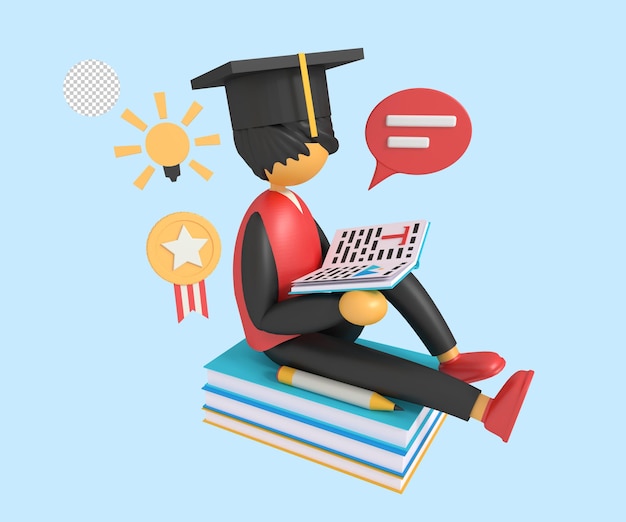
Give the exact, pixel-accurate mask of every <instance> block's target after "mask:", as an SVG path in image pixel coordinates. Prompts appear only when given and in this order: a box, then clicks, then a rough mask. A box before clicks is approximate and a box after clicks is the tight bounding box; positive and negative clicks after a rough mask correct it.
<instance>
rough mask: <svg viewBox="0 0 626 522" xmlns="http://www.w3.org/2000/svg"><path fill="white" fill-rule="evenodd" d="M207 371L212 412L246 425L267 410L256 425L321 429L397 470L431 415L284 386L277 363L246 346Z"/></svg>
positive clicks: (415, 356)
mask: <svg viewBox="0 0 626 522" xmlns="http://www.w3.org/2000/svg"><path fill="white" fill-rule="evenodd" d="M358 342H359V343H360V344H362V345H364V346H368V347H370V348H374V349H377V350H381V351H384V352H387V353H390V354H393V355H396V356H398V357H403V358H405V359H409V360H412V361H414V362H417V363H420V364H423V365H425V366H429V367H431V368H437V367H438V361H437V359H436V358H435V357H433V356H430V355H425V354H422V353H418V352H413V351H410V350H404V349H402V348H395V347H392V346H388V345H384V344H381V343H376V342H371V341H366V340H359V341H358ZM205 368H206V369H207V386H206V387H205V391H206V394H207V397H206V399H207V401H206V402H207V406H209V407H210V408H212V409H214V410H216V411H218V412H220V413H223V414H227V415H232V416H234V417H237V418H240V419H243V420H246V421H248V420H250V419H248V418H246V416H248V415H252V414H255V415H257V414H260V411H259V410H263V411H264V412H265V414H264V416H263V417H256V418H257V421H259V420H262V419H265V422H256V421H255V422H256V423H257V424H259V425H261V426H263V427H264V428H269V429H274V430H278V431H284V432H285V433H286V432H287V431H288V430H281V429H280V428H281V426H282V427H284V426H285V425H289V426H291V428H290V429H292V428H293V426H300V425H299V424H297V423H300V424H302V425H308V426H310V427H315V428H319V429H320V430H325V431H326V432H329V433H332V434H335V435H339V436H340V437H346V438H348V439H352V440H353V441H355V443H357V442H358V443H362V444H365V445H368V446H370V447H372V448H377V449H380V450H382V451H384V452H387V453H389V454H395V455H398V456H399V457H400V459H399V462H400V464H397V462H396V464H394V466H393V467H394V468H396V469H398V466H401V467H405V466H406V465H407V462H408V461H410V459H411V456H410V455H409V453H410V448H411V445H412V444H414V442H415V440H416V438H417V437H418V436H419V431H420V428H421V426H422V425H423V424H424V422H425V421H426V420H427V419H428V417H429V415H430V414H431V412H432V410H430V409H429V408H425V407H423V406H419V405H416V404H412V403H409V402H405V401H399V400H396V399H394V402H395V403H397V404H398V405H400V406H401V407H402V408H403V411H373V410H368V409H365V408H361V407H359V406H354V405H352V404H348V403H345V402H342V401H339V400H336V399H332V398H329V397H325V396H322V395H319V394H317V393H313V392H310V391H307V390H302V389H299V388H295V387H292V386H288V385H286V384H282V383H280V382H278V380H277V379H276V372H277V370H278V367H277V366H276V364H275V363H273V362H272V361H271V360H270V359H269V358H268V357H267V356H266V355H264V354H263V353H260V352H257V351H255V350H253V349H252V348H250V347H249V346H248V344H247V343H246V342H245V341H241V342H240V343H238V344H236V345H235V346H233V347H232V348H230V349H229V350H227V351H226V352H225V353H223V354H222V355H220V356H219V357H217V358H216V359H214V360H213V361H211V362H210V363H208V364H207V365H206V366H205ZM233 410H236V411H233ZM281 417H282V418H281ZM269 418H272V419H273V423H272V425H271V426H270V425H268V422H267V419H269ZM278 421H280V422H278ZM277 423H278V424H277ZM294 423H296V424H294ZM300 427H301V426H300ZM307 442H309V443H315V441H310V440H309V441H307ZM407 455H409V456H408V457H407ZM395 461H398V459H395ZM395 461H394V462H395Z"/></svg>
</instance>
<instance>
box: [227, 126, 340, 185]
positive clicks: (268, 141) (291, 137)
mask: <svg viewBox="0 0 626 522" xmlns="http://www.w3.org/2000/svg"><path fill="white" fill-rule="evenodd" d="M315 121H316V123H317V132H318V136H317V137H316V138H311V136H310V130H309V122H308V121H297V122H294V123H282V124H280V125H268V126H266V127H255V128H252V129H244V130H238V131H233V136H234V138H235V147H236V148H237V152H238V153H239V155H240V156H241V157H242V158H243V160H244V161H245V162H246V163H247V164H248V167H250V168H251V169H252V172H254V173H255V174H256V175H257V176H258V177H259V178H261V179H265V180H266V179H267V176H266V175H265V170H267V171H268V172H272V169H273V168H274V164H275V163H277V162H280V163H283V164H285V163H286V162H287V160H288V159H289V158H292V159H298V155H299V154H304V155H305V156H308V155H309V149H308V148H307V147H306V145H305V143H319V144H320V145H321V146H322V147H324V148H325V149H326V150H327V151H328V154H333V153H334V152H337V149H338V148H339V142H338V141H337V139H336V138H335V134H334V132H333V125H332V122H331V121H330V117H326V118H317V119H316V120H315Z"/></svg>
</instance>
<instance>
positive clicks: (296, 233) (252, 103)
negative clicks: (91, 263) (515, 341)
mask: <svg viewBox="0 0 626 522" xmlns="http://www.w3.org/2000/svg"><path fill="white" fill-rule="evenodd" d="M361 58H363V50H362V49H351V50H343V51H332V52H323V53H312V54H306V55H302V54H301V55H291V56H280V57H274V58H264V59H256V60H244V61H233V62H229V63H227V64H225V65H222V66H221V67H218V68H217V69H214V70H212V71H210V72H208V73H206V74H204V75H202V76H199V77H197V78H195V79H194V80H192V88H194V89H202V88H208V87H217V86H225V88H226V94H227V97H228V104H229V109H230V115H231V122H232V127H233V132H234V141H235V146H236V148H237V151H238V152H239V155H240V156H241V157H242V158H243V159H244V161H245V162H246V163H247V164H248V166H249V167H250V168H251V169H252V171H253V172H254V173H255V174H256V175H257V176H258V177H259V178H261V179H263V180H266V181H268V182H269V190H267V191H265V192H263V193H262V194H261V195H260V196H258V197H257V198H256V200H255V201H254V202H253V203H252V205H251V206H250V208H249V209H248V211H247V212H246V214H245V216H244V218H243V222H242V224H241V227H240V230H239V234H238V236H237V241H236V245H235V253H234V268H233V274H234V288H235V296H236V299H237V305H238V307H239V313H240V315H241V320H242V323H243V328H244V331H245V335H246V340H247V342H248V344H249V345H250V346H251V347H252V348H254V349H255V350H259V351H263V352H264V353H265V354H266V355H267V356H268V357H269V358H270V359H272V360H273V361H275V362H276V363H277V364H279V365H288V366H292V367H294V368H298V369H301V370H305V371H308V372H311V373H315V374H318V375H322V376H324V377H328V378H331V379H335V380H338V381H342V382H346V383H348V384H352V385H355V386H360V387H362V388H366V389H369V390H373V391H376V392H378V393H380V394H382V395H386V396H389V397H395V398H399V399H403V400H407V401H411V402H414V403H418V404H422V405H426V406H429V407H431V408H434V409H437V410H440V411H443V412H446V413H449V414H451V415H454V416H456V417H459V418H461V419H464V420H468V419H469V418H470V417H471V418H474V419H477V420H479V421H482V422H483V424H484V425H485V427H486V428H487V429H488V430H489V431H491V432H493V433H495V434H497V435H498V436H500V437H501V438H502V439H503V440H504V441H507V440H508V438H509V435H510V433H511V430H512V429H513V425H514V424H515V421H516V419H517V416H518V413H519V410H520V408H521V406H522V403H523V401H524V398H525V395H526V391H527V389H528V387H529V385H530V381H531V379H532V376H533V372H532V371H519V372H517V373H515V374H514V375H513V376H512V377H511V378H510V379H509V380H508V381H507V382H506V383H505V385H504V386H503V387H502V389H501V390H500V392H499V393H498V394H497V396H496V397H495V398H493V399H491V398H489V397H487V396H486V395H483V394H481V392H480V390H479V389H477V388H475V387H474V386H471V385H470V384H468V383H469V382H474V381H478V380H481V379H486V378H488V377H491V376H493V375H495V374H497V373H498V372H500V371H501V370H502V368H503V367H504V364H505V363H504V359H502V358H501V357H500V356H499V355H497V354H495V353H492V352H475V353H460V352H459V350H458V348H457V343H456V341H455V339H454V337H453V335H452V333H451V332H450V330H449V328H448V326H447V324H446V322H445V320H444V319H443V317H442V316H441V314H440V312H439V310H438V309H437V307H436V306H435V304H434V303H433V301H432V300H431V298H430V297H429V295H428V294H427V292H426V290H424V288H423V287H422V285H421V284H420V283H419V281H418V280H417V279H416V278H415V277H414V276H413V275H412V274H409V275H408V276H407V277H405V278H404V279H403V280H402V281H401V282H400V283H399V284H398V285H396V287H395V288H393V289H391V290H384V291H382V295H384V299H383V298H382V296H381V293H379V292H377V291H372V292H365V291H356V292H346V293H320V294H308V295H289V291H290V289H291V283H292V281H293V280H294V279H297V278H298V277H301V276H302V275H304V274H306V273H308V272H311V271H312V270H314V269H316V268H319V267H320V266H321V264H322V261H323V259H324V256H325V254H326V251H327V250H328V247H329V243H328V240H327V238H326V236H325V235H324V232H323V231H322V230H321V229H320V227H319V226H318V224H317V223H316V221H315V219H314V218H313V216H312V214H311V212H310V211H309V209H308V207H307V206H306V204H305V203H304V201H302V199H300V197H299V196H298V195H296V194H295V193H294V192H292V191H291V190H289V189H288V187H291V186H294V185H299V184H302V183H305V182H306V181H308V180H309V179H311V178H313V177H314V176H315V175H316V174H317V173H318V172H319V171H320V170H321V169H322V167H323V166H324V164H325V162H326V160H327V158H328V156H329V155H330V154H333V153H334V152H336V151H337V149H338V146H339V144H338V142H337V139H336V138H335V136H334V132H333V127H332V123H331V119H330V114H331V113H330V102H329V98H328V87H327V83H326V70H327V69H330V68H333V67H337V66H340V65H344V64H347V63H350V62H354V61H357V60H360V59H361ZM381 301H383V302H381ZM387 301H388V302H390V303H391V304H392V305H393V306H394V307H395V308H396V309H397V310H398V311H399V312H400V314H401V315H402V316H403V317H404V319H405V320H406V321H407V323H408V324H409V325H410V326H411V328H412V329H413V330H414V331H415V332H416V334H417V335H418V336H419V338H420V339H421V340H422V342H423V343H424V345H425V346H426V348H427V349H428V350H429V351H430V353H431V354H432V355H435V356H437V358H438V359H439V362H440V366H439V370H438V371H437V370H433V369H431V368H427V367H425V366H422V365H419V364H416V363H413V362H411V361H408V360H405V359H401V358H398V357H394V356H392V355H389V354H386V353H382V352H380V351H377V350H374V349H370V348H366V347H364V346H362V345H359V344H357V343H355V340H356V339H357V338H358V336H359V335H360V334H361V331H362V329H363V325H365V324H370V323H371V322H372V321H374V320H375V319H377V318H379V317H381V316H382V315H384V311H385V310H386V302H387ZM381 311H382V313H381Z"/></svg>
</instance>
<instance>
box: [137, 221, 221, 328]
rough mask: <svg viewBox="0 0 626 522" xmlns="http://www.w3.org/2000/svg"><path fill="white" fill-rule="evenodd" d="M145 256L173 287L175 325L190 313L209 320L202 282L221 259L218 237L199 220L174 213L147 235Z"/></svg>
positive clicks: (213, 228) (213, 229) (209, 224)
mask: <svg viewBox="0 0 626 522" xmlns="http://www.w3.org/2000/svg"><path fill="white" fill-rule="evenodd" d="M146 253H147V255H148V261H149V262H150V266H152V269H153V270H154V271H155V272H156V273H157V274H158V275H159V276H160V277H161V278H163V279H165V280H166V281H168V282H170V283H173V284H174V295H175V298H176V311H177V315H178V322H180V321H182V320H183V319H184V318H185V316H186V315H187V314H188V313H189V312H191V311H197V312H199V313H200V314H202V315H203V316H204V317H207V318H208V317H209V312H208V306H207V300H206V289H205V284H204V280H205V279H206V277H207V276H208V275H209V274H210V273H211V272H213V270H214V269H215V267H216V266H217V263H218V261H219V258H220V253H221V244H220V237H219V235H218V233H217V230H216V229H215V227H214V226H213V225H212V224H211V223H210V222H209V221H207V220H206V219H205V218H203V217H202V216H199V215H198V214H193V213H191V212H176V213H174V214H169V215H168V216H165V217H164V218H162V219H161V220H160V221H159V222H158V223H157V224H156V225H154V227H153V228H152V230H151V231H150V234H149V235H148V241H147V244H146Z"/></svg>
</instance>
